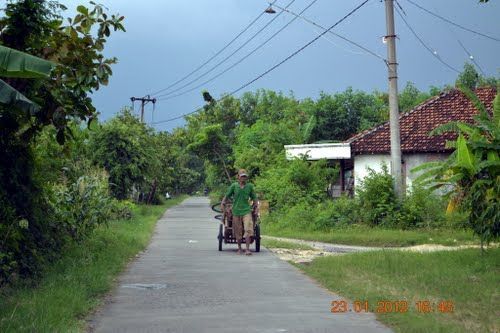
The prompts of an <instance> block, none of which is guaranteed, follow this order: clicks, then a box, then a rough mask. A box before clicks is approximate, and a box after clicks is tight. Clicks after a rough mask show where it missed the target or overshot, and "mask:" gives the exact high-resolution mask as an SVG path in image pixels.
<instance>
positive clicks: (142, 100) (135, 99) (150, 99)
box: [130, 95, 156, 123]
mask: <svg viewBox="0 0 500 333" xmlns="http://www.w3.org/2000/svg"><path fill="white" fill-rule="evenodd" d="M130 100H131V101H132V103H133V102H135V101H141V122H142V123H143V122H144V105H146V104H147V103H148V102H152V103H153V105H155V103H156V98H151V96H149V95H146V96H144V97H130Z"/></svg>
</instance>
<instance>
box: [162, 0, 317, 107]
mask: <svg viewBox="0 0 500 333" xmlns="http://www.w3.org/2000/svg"><path fill="white" fill-rule="evenodd" d="M317 1H318V0H314V1H312V2H311V3H309V5H307V6H306V7H305V8H304V9H303V10H302V11H301V13H303V12H305V11H306V10H308V9H309V8H310V7H311V6H312V5H314V4H315V3H316V2H317ZM275 6H276V5H275ZM296 19H297V17H295V18H293V19H292V20H290V21H289V22H288V23H287V24H285V25H284V26H283V27H281V29H279V30H278V31H276V32H275V33H274V34H273V35H271V37H269V38H268V39H266V40H265V41H264V42H262V43H261V44H259V45H258V46H257V47H256V48H254V49H253V50H252V51H250V52H249V53H248V54H246V55H245V56H244V57H242V58H240V59H239V60H238V61H236V62H235V63H233V64H232V65H231V66H229V67H227V68H226V69H225V70H223V71H222V72H220V73H219V74H217V75H215V76H212V77H211V78H209V79H208V80H206V81H203V82H202V83H200V84H198V85H197V86H194V87H193V88H190V89H188V90H185V91H183V92H181V93H178V94H175V95H172V94H163V95H159V96H157V97H158V98H159V100H161V101H165V100H169V99H172V98H175V97H179V96H182V95H185V94H187V93H189V92H191V91H193V90H196V89H198V88H201V87H203V86H204V85H206V84H207V83H210V82H212V81H213V80H215V79H217V78H218V77H220V76H221V75H223V74H225V73H227V72H228V71H229V70H231V69H233V68H234V67H236V66H237V65H239V64H240V63H241V62H243V60H245V59H247V58H248V57H250V56H251V55H252V54H254V53H255V52H257V50H259V49H260V48H262V47H263V46H264V45H266V44H267V43H268V42H269V41H270V40H272V39H273V38H274V37H276V36H277V35H278V34H279V33H280V32H282V31H283V30H284V29H285V28H287V27H288V26H289V25H290V24H292V23H293V22H294V21H295V20H296ZM162 96H166V97H164V98H160V97H162Z"/></svg>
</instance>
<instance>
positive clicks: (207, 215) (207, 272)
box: [91, 198, 390, 333]
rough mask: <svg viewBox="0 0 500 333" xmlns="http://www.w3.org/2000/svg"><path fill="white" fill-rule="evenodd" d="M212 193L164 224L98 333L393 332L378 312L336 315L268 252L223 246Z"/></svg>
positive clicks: (101, 318) (322, 293) (95, 322)
mask: <svg viewBox="0 0 500 333" xmlns="http://www.w3.org/2000/svg"><path fill="white" fill-rule="evenodd" d="M213 216H214V213H213V212H212V211H211V210H210V208H209V207H208V200H207V199H206V198H189V199H187V200H186V201H184V202H183V203H182V204H180V205H179V206H176V207H174V208H171V209H169V210H168V211H167V212H166V213H165V215H164V216H163V217H162V218H161V220H160V221H159V222H158V224H157V227H156V232H155V234H154V236H153V239H152V242H151V244H150V245H149V247H148V249H147V251H146V252H145V253H144V254H142V255H141V256H140V257H139V258H138V259H137V260H136V261H134V262H133V263H132V264H131V265H130V266H129V267H128V269H127V270H126V271H125V273H124V274H122V276H121V277H120V279H119V285H118V286H117V287H116V290H114V291H113V294H112V296H110V300H109V302H108V303H107V304H106V305H105V306H104V307H103V309H101V310H100V311H99V312H98V313H97V314H96V315H95V317H94V318H93V319H92V320H91V326H92V328H93V330H95V331H96V332H189V333H197V332H217V333H220V332H231V333H234V332H344V333H345V332H390V330H389V329H388V328H386V327H385V326H383V325H382V324H380V323H379V322H377V321H376V320H375V317H374V315H373V314H358V313H355V312H350V313H343V314H333V313H331V312H330V303H331V301H332V300H335V299H341V297H339V296H337V295H334V294H332V293H330V292H328V291H327V290H325V289H323V288H321V287H320V286H318V285H317V284H316V283H314V282H313V281H312V280H311V279H309V278H308V277H307V276H305V275H304V274H302V273H301V272H300V271H299V270H298V269H296V268H295V267H293V266H291V265H290V264H288V263H286V262H284V261H281V260H280V259H278V258H277V257H276V256H274V255H273V254H272V253H270V252H268V251H267V250H266V249H261V252H260V253H254V255H252V256H244V255H237V254H236V245H226V246H225V248H224V250H223V251H222V252H218V251H217V239H216V236H217V231H218V223H217V222H216V221H215V220H214V219H213Z"/></svg>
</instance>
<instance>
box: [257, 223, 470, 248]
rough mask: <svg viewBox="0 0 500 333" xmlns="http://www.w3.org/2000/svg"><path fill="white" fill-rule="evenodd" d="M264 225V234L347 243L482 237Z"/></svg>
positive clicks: (426, 231) (450, 240) (428, 241)
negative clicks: (309, 229) (326, 229)
mask: <svg viewBox="0 0 500 333" xmlns="http://www.w3.org/2000/svg"><path fill="white" fill-rule="evenodd" d="M261 226H262V227H261V228H262V233H263V234H264V235H269V236H276V237H284V238H295V239H303V240H313V241H318V242H325V243H337V244H345V245H365V246H382V247H400V246H412V245H420V244H441V245H448V246H454V245H464V244H479V239H478V238H477V237H476V236H474V235H473V233H472V231H470V230H454V229H414V230H397V229H383V228H371V227H368V226H364V225H352V226H349V227H345V228H335V229H331V230H329V231H303V230H295V229H293V228H287V229H280V228H277V227H276V226H274V225H272V224H262V225H261Z"/></svg>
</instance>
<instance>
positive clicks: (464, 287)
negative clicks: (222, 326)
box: [298, 248, 500, 332]
mask: <svg viewBox="0 0 500 333" xmlns="http://www.w3.org/2000/svg"><path fill="white" fill-rule="evenodd" d="M298 266H299V267H300V268H301V269H302V270H304V271H305V272H306V273H307V274H309V275H310V276H312V277H314V278H315V279H317V280H318V281H319V282H320V283H321V284H323V285H324V286H325V287H327V288H328V289H330V290H331V291H333V292H336V293H338V294H340V295H342V296H341V297H346V298H347V299H350V300H351V301H355V300H360V301H365V300H366V301H368V304H369V309H370V311H372V312H375V313H376V314H377V317H378V319H379V320H381V321H382V322H384V323H386V324H388V325H389V326H391V327H393V328H394V329H395V330H396V331H398V332H498V331H499V330H500V313H499V309H500V294H499V289H498V286H500V249H498V248H496V249H491V250H490V251H488V252H487V253H486V254H485V255H481V253H480V251H479V250H478V249H468V250H460V251H453V252H448V251H446V252H434V253H426V254H419V253H407V252H396V251H375V252H367V253H356V254H350V255H344V256H332V257H325V258H318V259H315V260H314V261H313V262H312V263H311V264H309V265H298ZM403 300H404V301H407V302H408V312H406V313H395V312H389V313H377V307H378V302H380V301H403ZM332 301H333V299H332ZM418 301H429V302H430V303H431V306H432V308H433V311H432V312H430V313H419V312H418V311H417V310H416V308H417V306H416V302H418ZM441 301H448V302H451V304H452V305H453V312H450V313H448V312H444V313H443V312H441V311H440V310H439V309H438V308H437V307H436V304H439V302H441ZM399 304H400V305H401V303H399ZM448 304H450V303H448ZM392 305H393V311H394V310H395V309H394V303H393V304H392ZM442 310H445V309H444V308H442ZM332 315H335V314H332Z"/></svg>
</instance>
